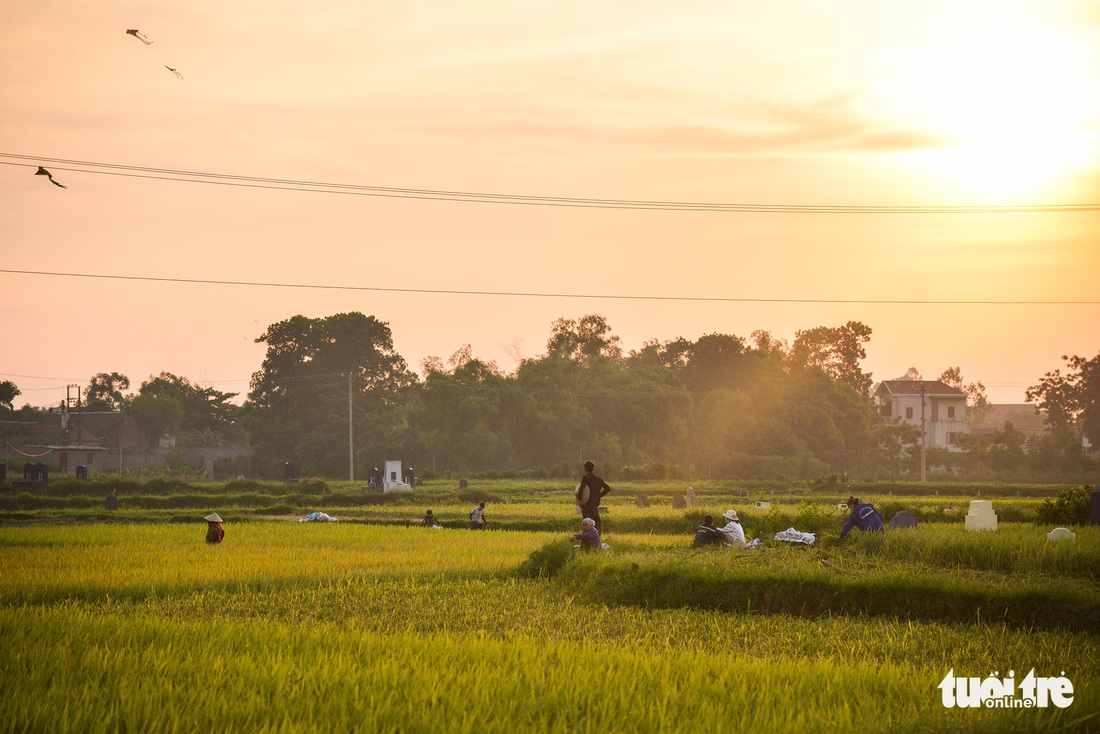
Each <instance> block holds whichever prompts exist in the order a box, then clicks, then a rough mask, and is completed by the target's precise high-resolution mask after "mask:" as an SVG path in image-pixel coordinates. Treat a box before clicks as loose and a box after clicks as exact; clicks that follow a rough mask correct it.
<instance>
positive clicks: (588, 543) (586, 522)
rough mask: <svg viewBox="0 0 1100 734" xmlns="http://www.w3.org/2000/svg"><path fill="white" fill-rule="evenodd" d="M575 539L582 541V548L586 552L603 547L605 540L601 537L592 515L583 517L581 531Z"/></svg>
mask: <svg viewBox="0 0 1100 734" xmlns="http://www.w3.org/2000/svg"><path fill="white" fill-rule="evenodd" d="M573 540H579V541H580V543H581V550H582V551H584V552H585V553H589V552H591V551H598V550H601V549H602V548H603V541H602V540H601V539H600V531H599V530H597V529H596V521H595V520H593V519H592V518H590V517H585V518H582V519H581V531H580V532H579V533H577V534H576V535H574V536H573Z"/></svg>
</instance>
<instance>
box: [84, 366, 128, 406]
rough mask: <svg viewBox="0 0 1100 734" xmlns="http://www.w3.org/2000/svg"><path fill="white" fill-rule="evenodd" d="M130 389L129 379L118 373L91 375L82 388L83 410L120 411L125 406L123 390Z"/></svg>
mask: <svg viewBox="0 0 1100 734" xmlns="http://www.w3.org/2000/svg"><path fill="white" fill-rule="evenodd" d="M129 389H130V378H129V377H127V376H126V375H123V374H119V373H118V372H100V373H99V374H96V375H93V376H92V378H91V380H89V381H88V387H86V388H84V409H85V410H93V411H94V410H100V411H102V410H122V408H123V407H124V406H125V405H126V399H127V398H126V396H125V395H124V394H123V393H122V391H123V390H129Z"/></svg>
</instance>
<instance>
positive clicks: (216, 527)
mask: <svg viewBox="0 0 1100 734" xmlns="http://www.w3.org/2000/svg"><path fill="white" fill-rule="evenodd" d="M203 520H206V522H207V523H208V524H207V528H206V542H207V543H220V542H222V539H224V538H225V529H224V528H223V527H222V517H221V515H219V514H218V513H216V512H214V513H211V514H209V515H207V516H206V517H204V518H203Z"/></svg>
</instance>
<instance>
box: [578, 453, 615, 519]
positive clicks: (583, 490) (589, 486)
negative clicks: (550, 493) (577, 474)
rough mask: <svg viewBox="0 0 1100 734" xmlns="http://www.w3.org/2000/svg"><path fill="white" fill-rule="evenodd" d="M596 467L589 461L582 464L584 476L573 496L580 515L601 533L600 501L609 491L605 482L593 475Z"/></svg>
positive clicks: (609, 488)
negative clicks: (590, 521) (593, 524)
mask: <svg viewBox="0 0 1100 734" xmlns="http://www.w3.org/2000/svg"><path fill="white" fill-rule="evenodd" d="M595 471H596V465H595V464H594V463H592V462H591V461H586V462H584V476H583V477H581V481H580V483H579V484H577V489H576V490H575V491H574V495H575V497H576V499H577V509H578V510H580V511H581V514H582V515H584V516H585V517H587V518H590V519H591V520H592V521H593V522H594V523H595V524H596V530H597V532H603V528H601V527H600V500H601V499H603V498H604V496H606V495H607V493H608V492H610V491H611V487H609V486H608V485H607V482H605V481H604V480H602V479H600V478H599V477H598V476H596V475H595V473H594V472H595Z"/></svg>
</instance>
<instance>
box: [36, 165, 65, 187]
mask: <svg viewBox="0 0 1100 734" xmlns="http://www.w3.org/2000/svg"><path fill="white" fill-rule="evenodd" d="M34 175H35V176H45V177H46V178H48V179H50V183H52V184H53V185H54V186H60V187H61V188H63V189H67V188H69V187H68V186H66V185H65V184H59V183H58V182H57V181H54V180H53V174H52V173H50V172H49V171H47V170H46V169H45V168H43V167H42V166H39V167H38V170H37V171H35V172H34Z"/></svg>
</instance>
